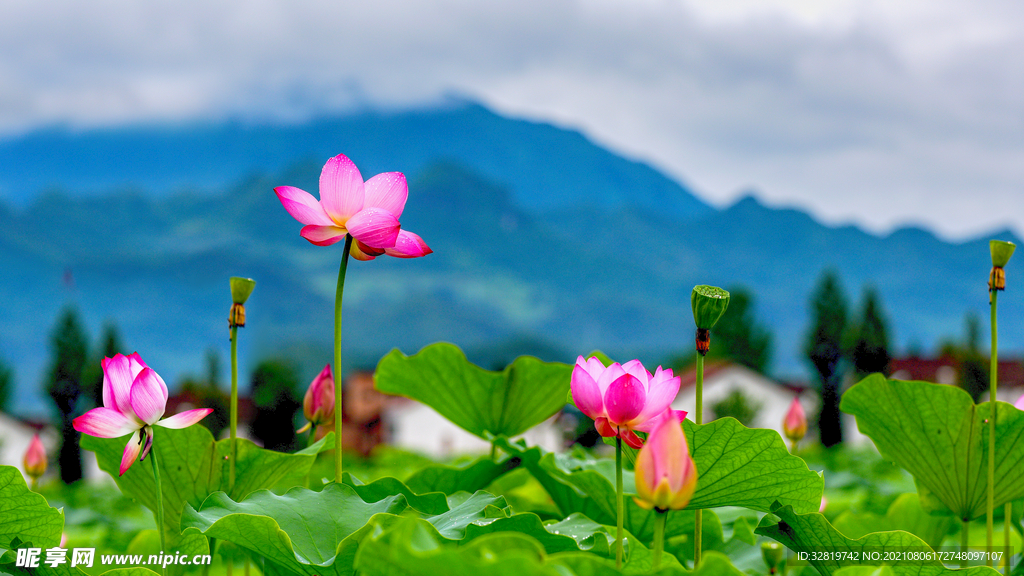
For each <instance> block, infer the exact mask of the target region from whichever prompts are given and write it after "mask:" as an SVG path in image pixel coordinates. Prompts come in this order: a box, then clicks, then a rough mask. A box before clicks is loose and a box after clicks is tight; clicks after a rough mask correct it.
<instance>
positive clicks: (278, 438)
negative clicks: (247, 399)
mask: <svg viewBox="0 0 1024 576" xmlns="http://www.w3.org/2000/svg"><path fill="white" fill-rule="evenodd" d="M298 388H299V376H298V371H297V370H296V369H295V366H293V365H292V364H291V362H288V361H287V360H277V359H271V360H264V361H262V362H260V363H259V365H257V366H256V369H255V370H254V371H253V374H252V388H251V390H252V391H251V394H252V402H253V405H254V406H255V407H256V416H255V417H254V418H253V422H252V435H253V436H255V437H256V438H258V439H259V440H260V442H262V443H263V446H264V447H266V448H269V449H271V450H290V449H291V448H292V447H293V446H294V444H295V412H296V411H297V410H298V409H299V408H300V407H301V406H302V403H301V402H300V401H299V395H298V392H297V390H298Z"/></svg>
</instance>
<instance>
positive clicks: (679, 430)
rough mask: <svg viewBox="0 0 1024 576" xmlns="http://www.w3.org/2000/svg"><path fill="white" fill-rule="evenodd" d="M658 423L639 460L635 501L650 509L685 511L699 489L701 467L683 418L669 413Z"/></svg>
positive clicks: (636, 472)
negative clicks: (692, 452) (693, 454)
mask: <svg viewBox="0 0 1024 576" xmlns="http://www.w3.org/2000/svg"><path fill="white" fill-rule="evenodd" d="M666 412H667V411H666ZM657 422H658V424H657V427H656V428H655V429H654V432H652V433H651V435H650V436H649V437H648V438H647V442H646V443H644V447H643V448H641V449H640V454H639V455H638V456H637V459H636V468H635V470H634V473H635V478H636V494H637V496H636V498H634V501H635V502H636V503H637V505H638V506H640V507H642V508H646V509H647V510H650V509H652V508H656V509H658V510H659V511H665V510H682V509H683V508H685V507H686V505H687V504H689V503H690V498H692V497H693V493H694V491H695V490H696V489H697V467H696V466H695V465H694V463H693V458H691V457H690V450H689V448H688V447H687V445H686V436H685V435H683V427H682V426H681V425H680V424H679V420H677V419H676V418H675V417H674V416H672V415H671V414H668V413H666V414H665V416H663V417H661V418H658V420H657Z"/></svg>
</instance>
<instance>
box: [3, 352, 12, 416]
mask: <svg viewBox="0 0 1024 576" xmlns="http://www.w3.org/2000/svg"><path fill="white" fill-rule="evenodd" d="M13 391H14V369H13V368H11V366H10V365H9V364H7V362H5V361H4V359H3V358H0V412H7V411H9V410H10V404H11V393H12V392H13Z"/></svg>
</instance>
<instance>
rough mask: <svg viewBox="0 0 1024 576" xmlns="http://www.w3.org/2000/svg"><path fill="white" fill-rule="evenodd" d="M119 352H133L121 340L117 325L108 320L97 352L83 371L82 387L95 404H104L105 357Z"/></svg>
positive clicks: (110, 356) (111, 356)
mask: <svg viewBox="0 0 1024 576" xmlns="http://www.w3.org/2000/svg"><path fill="white" fill-rule="evenodd" d="M118 354H126V355H127V354H131V350H128V349H127V348H126V347H125V345H124V344H123V343H122V342H121V337H120V335H119V334H118V332H117V325H115V324H114V323H113V322H108V323H106V324H104V325H103V335H102V336H101V337H100V345H99V347H98V348H97V352H96V353H95V354H93V356H92V357H91V358H90V360H89V363H88V364H87V365H86V366H85V368H84V370H83V372H82V388H83V392H85V394H86V396H87V397H88V399H89V400H90V401H91V402H92V405H93V406H103V363H102V361H103V359H104V358H113V357H114V356H116V355H118Z"/></svg>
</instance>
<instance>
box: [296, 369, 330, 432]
mask: <svg viewBox="0 0 1024 576" xmlns="http://www.w3.org/2000/svg"><path fill="white" fill-rule="evenodd" d="M302 413H303V414H304V415H305V416H306V420H308V421H309V423H310V424H311V425H313V426H320V425H324V424H328V425H333V424H334V377H333V376H332V375H331V365H330V364H328V365H327V366H324V369H323V370H321V371H320V374H318V375H317V377H316V378H314V379H313V382H312V383H310V385H309V389H308V390H306V397H305V398H303V400H302Z"/></svg>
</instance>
